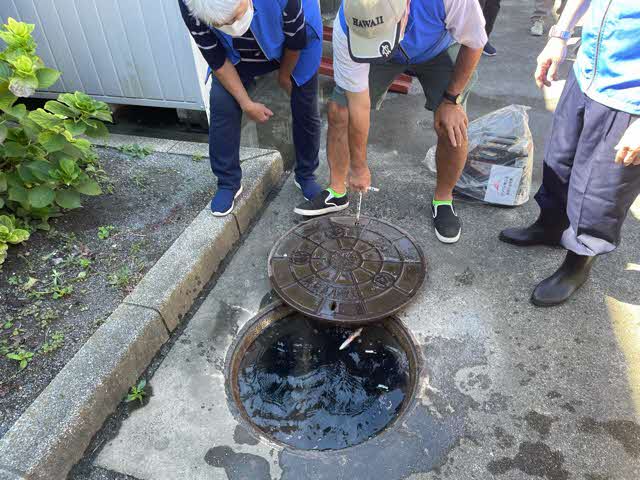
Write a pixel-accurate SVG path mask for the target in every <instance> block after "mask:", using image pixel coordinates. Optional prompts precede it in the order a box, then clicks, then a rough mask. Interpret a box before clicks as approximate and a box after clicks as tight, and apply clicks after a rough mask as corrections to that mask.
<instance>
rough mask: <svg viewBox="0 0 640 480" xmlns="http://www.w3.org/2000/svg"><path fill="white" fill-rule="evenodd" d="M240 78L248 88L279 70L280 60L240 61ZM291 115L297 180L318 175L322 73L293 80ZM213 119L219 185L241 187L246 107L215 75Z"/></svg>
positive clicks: (212, 143)
mask: <svg viewBox="0 0 640 480" xmlns="http://www.w3.org/2000/svg"><path fill="white" fill-rule="evenodd" d="M236 68H237V70H238V73H239V75H240V79H241V80H242V83H243V84H244V86H245V88H247V87H248V86H249V85H250V84H251V83H252V82H253V81H254V80H255V77H257V76H260V75H264V74H266V73H269V72H270V71H273V70H277V69H278V64H277V63H276V62H272V63H267V64H262V65H261V66H259V67H255V66H252V65H246V64H244V65H243V64H242V63H240V64H239V65H237V66H236ZM292 84H293V89H292V92H291V115H292V119H293V143H294V149H295V153H296V165H295V175H296V179H297V180H299V181H300V180H307V179H313V178H315V174H314V172H315V171H316V169H317V168H318V164H319V158H318V152H319V151H320V128H321V123H320V109H319V106H318V75H317V74H316V75H314V77H313V78H312V79H311V80H309V81H308V82H307V83H305V84H304V85H300V86H298V85H296V82H295V81H294V80H292ZM210 105H211V122H210V127H209V158H210V160H211V169H212V170H213V174H214V175H215V176H216V177H217V178H218V189H229V190H237V189H238V188H240V180H241V179H242V170H241V168H240V128H241V123H242V109H241V108H240V105H238V102H237V101H236V99H235V98H233V96H232V95H231V94H230V93H229V92H227V90H226V89H225V88H224V87H223V86H222V84H221V83H220V82H219V81H218V80H217V79H216V77H215V75H214V76H213V77H212V83H211V94H210Z"/></svg>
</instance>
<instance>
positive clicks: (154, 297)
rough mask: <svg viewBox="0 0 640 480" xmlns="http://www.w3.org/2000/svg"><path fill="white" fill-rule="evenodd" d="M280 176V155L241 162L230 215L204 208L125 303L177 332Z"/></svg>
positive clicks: (265, 154)
mask: <svg viewBox="0 0 640 480" xmlns="http://www.w3.org/2000/svg"><path fill="white" fill-rule="evenodd" d="M282 172H283V162H282V157H281V156H280V154H279V153H278V152H274V151H265V150H263V151H262V153H261V154H259V155H258V156H256V157H254V158H251V159H248V160H247V161H245V162H244V163H243V186H244V193H243V194H242V195H241V196H240V197H239V198H238V200H236V207H235V209H234V212H233V215H229V216H227V217H223V218H219V217H214V216H213V215H212V214H211V212H210V211H209V208H205V209H204V210H203V211H202V212H200V214H199V215H198V217H197V218H196V219H195V220H194V222H193V223H192V224H191V225H190V226H189V227H188V228H187V229H186V230H185V231H184V232H183V234H182V235H181V236H180V238H179V240H178V241H176V242H175V243H174V244H173V245H172V246H171V248H169V250H167V252H166V253H165V254H164V255H163V256H162V258H161V259H160V260H158V262H157V263H156V264H155V265H154V267H153V268H152V269H151V270H150V271H149V273H147V275H145V278H144V279H143V280H142V281H141V282H140V283H139V284H138V286H137V287H136V288H135V290H134V291H133V292H131V294H130V295H129V296H128V297H127V298H125V300H124V301H125V302H126V303H128V304H131V305H141V306H144V307H148V308H152V309H154V310H156V311H158V312H159V313H160V314H161V315H162V318H163V319H164V321H165V324H166V326H167V328H168V329H169V331H171V332H172V331H173V330H175V329H176V327H177V326H178V325H179V324H180V321H181V320H182V317H183V316H184V314H185V313H187V311H188V310H189V309H190V308H191V305H193V301H194V299H195V298H196V297H197V295H198V294H199V293H200V290H201V289H202V287H203V286H204V284H205V283H206V282H207V280H208V279H209V278H210V277H211V275H213V273H214V272H215V271H216V269H217V268H218V265H219V264H220V262H221V261H222V260H223V259H224V257H225V256H226V254H227V252H228V251H229V250H230V249H231V247H232V245H233V244H234V243H235V242H236V241H237V240H238V239H239V238H240V235H241V234H243V233H245V232H246V230H247V228H248V226H249V224H250V223H251V220H252V219H253V218H254V217H255V216H256V215H257V213H258V212H259V211H260V209H261V208H262V206H263V205H264V202H265V200H266V198H267V195H268V194H269V192H270V191H271V190H272V189H273V187H274V186H275V185H276V184H277V183H278V181H279V179H280V177H281V175H282Z"/></svg>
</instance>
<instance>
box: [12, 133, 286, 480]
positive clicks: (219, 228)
mask: <svg viewBox="0 0 640 480" xmlns="http://www.w3.org/2000/svg"><path fill="white" fill-rule="evenodd" d="M117 143H121V144H126V143H138V144H143V143H145V142H143V141H142V140H140V139H139V137H128V136H127V137H126V138H118V139H117ZM149 143H152V142H149ZM174 143H175V142H174ZM181 143H182V142H181ZM171 146H173V145H171ZM171 146H169V145H162V146H161V147H160V149H159V150H158V151H165V152H166V151H168V150H169V149H170V148H171ZM175 153H180V152H178V151H176V152H175ZM241 157H242V158H243V159H245V160H246V161H245V163H243V172H244V173H243V177H244V179H243V186H244V192H245V193H243V195H242V196H241V197H240V198H239V199H238V200H237V202H236V208H235V210H234V215H229V216H227V217H224V218H217V217H214V216H213V215H211V213H210V211H209V209H208V208H205V209H204V210H203V211H202V212H200V214H199V215H198V216H197V217H196V219H195V220H194V221H193V222H192V223H191V225H189V227H187V229H185V231H184V232H183V233H182V235H181V236H180V237H179V238H178V239H177V240H176V241H175V242H174V244H173V245H172V246H171V247H170V248H169V249H168V250H167V251H166V252H165V254H164V255H163V256H162V257H161V258H160V260H158V262H157V263H156V265H154V267H153V268H152V269H151V270H150V271H149V272H148V273H147V275H145V277H144V278H143V279H142V280H141V282H140V283H139V284H138V286H137V287H136V289H135V290H134V291H133V292H132V293H131V295H129V296H128V297H127V298H126V299H125V301H124V302H123V303H122V304H120V306H119V307H118V308H117V309H116V310H115V311H114V312H113V314H112V315H111V316H110V317H109V318H108V319H107V321H106V322H105V324H104V325H103V326H102V327H100V328H99V329H98V330H97V331H96V332H95V333H94V334H93V335H92V336H91V338H89V340H88V341H87V343H86V344H85V345H84V346H83V347H82V348H81V349H80V350H79V351H78V352H77V353H76V355H75V356H74V357H73V358H72V359H71V360H70V361H69V363H67V365H66V366H65V367H64V368H63V369H62V370H61V371H60V372H59V373H58V375H56V377H55V378H54V379H53V381H52V382H51V383H50V384H49V385H48V386H47V388H45V389H44V391H43V392H42V393H41V394H40V395H39V396H38V398H36V400H35V401H34V402H33V403H32V404H31V406H30V407H29V408H28V409H27V411H26V412H25V413H24V414H23V415H22V416H21V417H20V418H19V419H18V420H17V422H16V423H15V424H14V425H13V427H12V428H11V429H10V430H9V431H8V432H7V433H6V434H5V436H4V437H2V438H1V439H0V480H45V479H46V480H55V479H64V478H66V475H67V473H68V472H69V470H70V469H71V468H72V467H73V465H75V463H77V461H78V460H79V459H80V458H81V457H82V455H83V453H84V451H85V449H86V447H87V445H88V444H89V442H90V441H91V438H92V437H93V435H94V434H95V433H96V432H97V431H98V430H99V429H100V427H101V426H102V424H103V422H104V420H105V419H106V418H107V416H108V415H110V414H111V413H112V412H113V411H114V410H115V408H116V407H117V405H118V404H119V403H120V402H121V401H122V399H123V397H124V396H125V395H126V393H127V391H128V389H129V386H130V385H132V384H134V383H135V381H136V380H137V379H138V377H139V376H140V374H141V373H142V372H143V371H144V370H145V368H146V367H147V365H149V363H150V362H151V360H152V359H153V357H154V356H155V354H156V353H157V352H158V350H159V349H160V347H162V345H163V344H164V343H165V342H166V341H167V340H168V338H169V334H170V332H172V331H173V330H174V329H175V328H176V327H177V326H178V325H179V323H180V321H181V320H182V318H183V316H184V314H185V313H186V312H187V311H188V310H189V309H190V308H191V305H192V304H193V301H194V300H195V298H196V296H197V295H198V294H199V293H200V291H201V289H202V287H203V286H204V285H205V284H206V282H207V281H208V280H209V278H210V277H211V276H212V275H213V273H215V271H216V270H217V268H218V266H219V265H220V262H221V261H222V260H223V259H224V258H225V256H226V255H227V253H228V252H229V250H230V249H231V248H232V247H233V244H234V243H235V242H236V241H237V240H238V239H239V238H240V235H241V234H242V233H243V232H245V231H246V230H247V228H248V226H249V224H250V223H251V220H252V219H253V217H254V216H255V215H256V214H257V213H258V212H259V211H260V209H261V208H262V206H263V205H264V202H265V200H266V198H267V195H268V194H269V192H270V191H271V189H272V188H273V187H274V186H276V185H277V183H278V181H279V179H280V176H281V175H282V173H283V162H282V157H281V156H280V154H279V153H278V152H276V151H269V150H261V151H258V150H255V149H250V151H241ZM247 157H249V158H247Z"/></svg>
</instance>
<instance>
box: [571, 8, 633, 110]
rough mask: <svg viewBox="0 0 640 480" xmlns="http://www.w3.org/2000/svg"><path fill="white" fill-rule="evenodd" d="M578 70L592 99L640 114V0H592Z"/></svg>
mask: <svg viewBox="0 0 640 480" xmlns="http://www.w3.org/2000/svg"><path fill="white" fill-rule="evenodd" d="M574 71H575V74H576V78H577V79H578V85H579V86H580V89H581V90H582V91H583V92H584V93H585V94H586V95H587V96H588V97H589V98H592V99H593V100H595V101H596V102H598V103H601V104H603V105H606V106H608V107H611V108H613V109H615V110H621V111H623V112H627V113H631V114H632V115H640V0H592V2H591V9H590V10H589V12H588V13H587V15H586V16H585V25H584V26H583V28H582V45H581V46H580V51H579V52H578V58H577V61H576V63H575V65H574Z"/></svg>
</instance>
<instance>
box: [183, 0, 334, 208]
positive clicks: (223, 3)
mask: <svg viewBox="0 0 640 480" xmlns="http://www.w3.org/2000/svg"><path fill="white" fill-rule="evenodd" d="M178 1H179V4H180V10H181V12H182V17H183V19H184V22H185V23H186V25H187V28H188V29H189V31H190V32H191V35H192V37H193V39H194V41H195V43H196V45H197V46H198V48H199V49H200V51H201V52H202V55H203V57H204V58H205V60H206V61H207V63H208V64H209V66H210V67H211V70H212V71H213V79H212V84H211V95H210V102H211V121H210V130H209V152H210V153H209V157H210V160H211V168H212V170H213V173H214V175H215V176H216V177H217V179H218V189H217V191H216V194H215V196H214V197H213V199H212V200H211V211H212V212H213V214H214V215H216V216H224V215H227V214H229V213H231V212H232V210H233V207H234V200H235V199H236V198H237V197H238V196H239V195H240V194H241V193H242V184H241V180H242V170H241V168H240V155H239V151H240V126H241V121H242V114H243V113H245V114H246V115H247V116H248V117H249V118H250V119H251V120H253V121H255V122H258V123H264V122H267V121H268V120H269V118H271V117H272V116H273V112H272V111H271V110H270V109H269V108H268V107H267V106H266V105H263V104H262V103H259V102H255V101H253V100H252V99H251V97H250V96H249V94H248V93H247V88H248V87H249V85H250V84H251V83H252V82H253V81H254V80H255V78H256V77H259V76H261V75H265V74H267V73H270V72H273V71H276V70H277V71H278V81H279V84H280V86H281V87H282V88H283V89H284V90H285V91H286V92H287V93H288V94H289V95H290V97H291V114H292V118H293V142H294V148H295V155H296V165H295V180H296V185H297V186H298V188H300V189H301V190H302V193H303V195H304V197H305V198H313V197H314V196H316V195H317V194H318V192H320V191H321V188H320V186H319V185H318V183H317V182H316V178H315V171H316V168H317V167H318V163H319V160H318V152H319V149H320V128H321V122H320V111H319V107H318V68H319V67H320V60H321V57H322V18H321V16H320V5H319V2H318V0H178Z"/></svg>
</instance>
